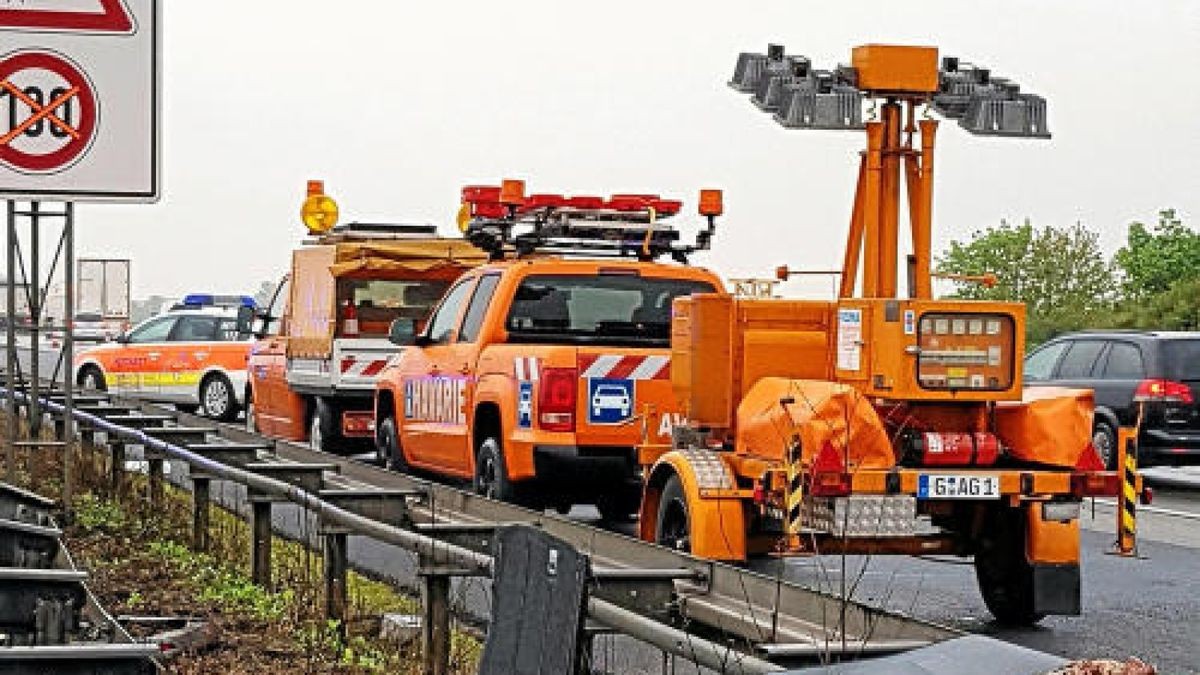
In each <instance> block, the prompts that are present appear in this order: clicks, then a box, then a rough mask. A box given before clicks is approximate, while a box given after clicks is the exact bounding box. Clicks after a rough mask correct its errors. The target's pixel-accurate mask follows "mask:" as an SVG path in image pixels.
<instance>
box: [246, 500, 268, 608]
mask: <svg viewBox="0 0 1200 675" xmlns="http://www.w3.org/2000/svg"><path fill="white" fill-rule="evenodd" d="M250 506H251V513H250V528H251V533H250V543H251V547H252V549H251V555H250V563H251V564H250V577H251V579H252V580H253V581H254V583H256V584H258V585H259V586H262V587H263V588H267V589H269V588H271V500H270V499H265V498H261V497H260V498H253V497H252V498H251V500H250Z"/></svg>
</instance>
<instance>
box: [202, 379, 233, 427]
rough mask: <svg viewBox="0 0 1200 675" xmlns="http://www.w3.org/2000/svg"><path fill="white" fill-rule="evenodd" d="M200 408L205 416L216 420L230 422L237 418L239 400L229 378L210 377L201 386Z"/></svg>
mask: <svg viewBox="0 0 1200 675" xmlns="http://www.w3.org/2000/svg"><path fill="white" fill-rule="evenodd" d="M200 407H201V409H203V410H204V414H205V415H206V416H208V417H211V418H213V419H215V420H220V421H222V422H230V421H232V420H233V419H234V418H236V417H237V414H238V405H237V399H236V398H235V397H234V395H233V385H232V384H230V383H229V378H227V377H225V376H224V375H221V374H220V373H216V374H213V375H209V376H208V377H207V378H206V379H205V380H204V382H202V383H201V384H200Z"/></svg>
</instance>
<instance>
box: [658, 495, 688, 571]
mask: <svg viewBox="0 0 1200 675" xmlns="http://www.w3.org/2000/svg"><path fill="white" fill-rule="evenodd" d="M654 540H655V541H656V542H657V543H658V544H660V545H662V546H666V547H667V548H669V549H673V550H676V551H682V552H684V553H690V552H691V550H692V534H691V523H690V518H689V515H688V506H687V495H685V494H684V493H683V483H681V482H680V480H679V476H671V478H670V479H669V480H667V484H666V485H664V486H663V490H662V496H660V497H659V501H658V518H657V519H656V520H655V528H654Z"/></svg>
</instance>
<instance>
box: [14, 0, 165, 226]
mask: <svg viewBox="0 0 1200 675" xmlns="http://www.w3.org/2000/svg"><path fill="white" fill-rule="evenodd" d="M160 4H161V0H0V198H8V199H42V200H55V199H61V200H67V201H124V202H150V201H155V200H157V199H158V196H159V190H160V184H159V183H160V180H159V170H160V158H159V153H160V144H161V133H160V131H161V130H160V124H161V118H162V106H161V102H162V99H161V88H162V87H161V80H162V68H161V65H162V62H161V54H162V49H161V46H162V45H161V40H160V35H159V28H160V22H161V21H160V20H161V16H160V9H161V8H160Z"/></svg>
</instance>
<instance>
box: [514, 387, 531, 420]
mask: <svg viewBox="0 0 1200 675" xmlns="http://www.w3.org/2000/svg"><path fill="white" fill-rule="evenodd" d="M517 385H518V388H517V428H519V429H528V428H530V427H532V426H533V383H532V382H518V383H517Z"/></svg>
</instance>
